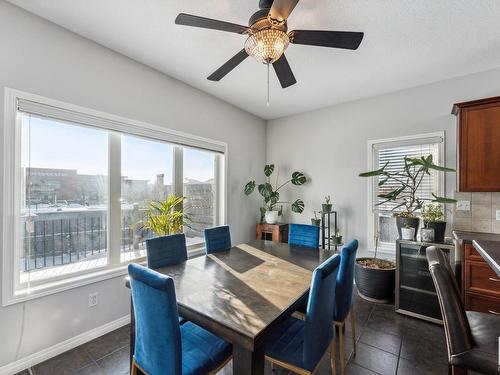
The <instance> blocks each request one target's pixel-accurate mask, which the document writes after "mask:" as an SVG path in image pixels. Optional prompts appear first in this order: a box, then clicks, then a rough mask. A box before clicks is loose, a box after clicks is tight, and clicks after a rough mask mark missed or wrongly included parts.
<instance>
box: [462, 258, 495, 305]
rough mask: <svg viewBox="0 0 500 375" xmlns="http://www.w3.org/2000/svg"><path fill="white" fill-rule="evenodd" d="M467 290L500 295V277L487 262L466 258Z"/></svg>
mask: <svg viewBox="0 0 500 375" xmlns="http://www.w3.org/2000/svg"><path fill="white" fill-rule="evenodd" d="M465 291H466V292H474V293H479V294H487V295H491V296H493V297H500V277H498V276H497V275H496V273H495V272H493V270H492V269H491V268H490V266H489V265H488V264H487V263H484V262H472V261H469V260H466V261H465Z"/></svg>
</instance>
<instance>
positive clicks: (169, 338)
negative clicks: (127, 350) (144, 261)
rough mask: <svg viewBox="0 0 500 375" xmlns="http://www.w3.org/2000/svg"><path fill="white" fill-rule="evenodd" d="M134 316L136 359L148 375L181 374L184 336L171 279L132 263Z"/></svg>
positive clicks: (131, 279) (129, 267)
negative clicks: (181, 330)
mask: <svg viewBox="0 0 500 375" xmlns="http://www.w3.org/2000/svg"><path fill="white" fill-rule="evenodd" d="M128 273H129V275H130V287H131V290H132V300H133V302H134V314H135V348H134V358H135V361H136V362H137V364H138V365H139V366H140V367H141V368H142V369H143V370H144V371H146V373H147V374H150V375H156V374H167V375H174V374H175V375H178V374H180V373H181V371H182V368H181V366H182V363H181V361H182V352H181V333H180V327H179V316H178V312H177V302H176V298H175V287H174V281H173V280H172V278H170V277H168V276H165V275H162V274H160V273H158V272H156V271H153V270H151V269H149V268H146V267H143V266H141V265H138V264H135V263H131V264H129V266H128Z"/></svg>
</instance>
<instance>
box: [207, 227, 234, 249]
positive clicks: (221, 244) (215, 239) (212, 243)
mask: <svg viewBox="0 0 500 375" xmlns="http://www.w3.org/2000/svg"><path fill="white" fill-rule="evenodd" d="M230 248H231V234H230V233H229V226H228V225H223V226H220V227H214V228H208V229H205V249H206V250H205V251H206V253H207V254H211V253H216V252H218V251H226V250H229V249H230Z"/></svg>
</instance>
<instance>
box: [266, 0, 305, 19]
mask: <svg viewBox="0 0 500 375" xmlns="http://www.w3.org/2000/svg"><path fill="white" fill-rule="evenodd" d="M298 2H299V0H274V1H273V5H272V6H271V9H270V10H269V17H270V18H271V19H272V20H275V21H277V22H283V21H286V20H287V18H288V16H289V15H290V13H292V10H293V9H294V8H295V6H296V5H297V3H298Z"/></svg>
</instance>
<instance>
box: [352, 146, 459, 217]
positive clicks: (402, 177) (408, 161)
mask: <svg viewBox="0 0 500 375" xmlns="http://www.w3.org/2000/svg"><path fill="white" fill-rule="evenodd" d="M388 165H389V162H387V163H386V164H385V165H384V166H383V167H382V168H379V169H376V170H374V171H370V172H364V173H360V174H359V176H360V177H377V178H379V182H378V186H379V187H382V186H384V185H385V184H388V185H389V183H390V185H391V186H398V185H399V186H398V187H397V188H395V189H393V190H390V191H388V192H384V193H380V194H378V197H379V198H382V199H383V201H381V202H379V203H377V204H376V205H375V206H380V205H383V204H385V203H387V202H395V203H396V205H395V206H394V207H393V209H392V211H395V212H396V213H395V215H398V216H403V217H415V216H416V211H419V210H421V209H422V206H423V204H424V202H425V201H432V202H437V203H454V202H456V200H455V199H450V198H445V197H438V196H437V195H435V194H432V196H433V199H429V198H422V197H419V196H418V188H419V187H420V185H421V184H422V180H423V179H424V177H425V176H426V175H430V174H431V170H435V171H439V172H455V170H454V169H451V168H446V167H441V166H439V165H436V164H434V162H433V160H432V155H428V156H426V157H424V156H422V157H421V158H409V157H405V159H404V168H403V170H402V171H389V170H387V166H388Z"/></svg>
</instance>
